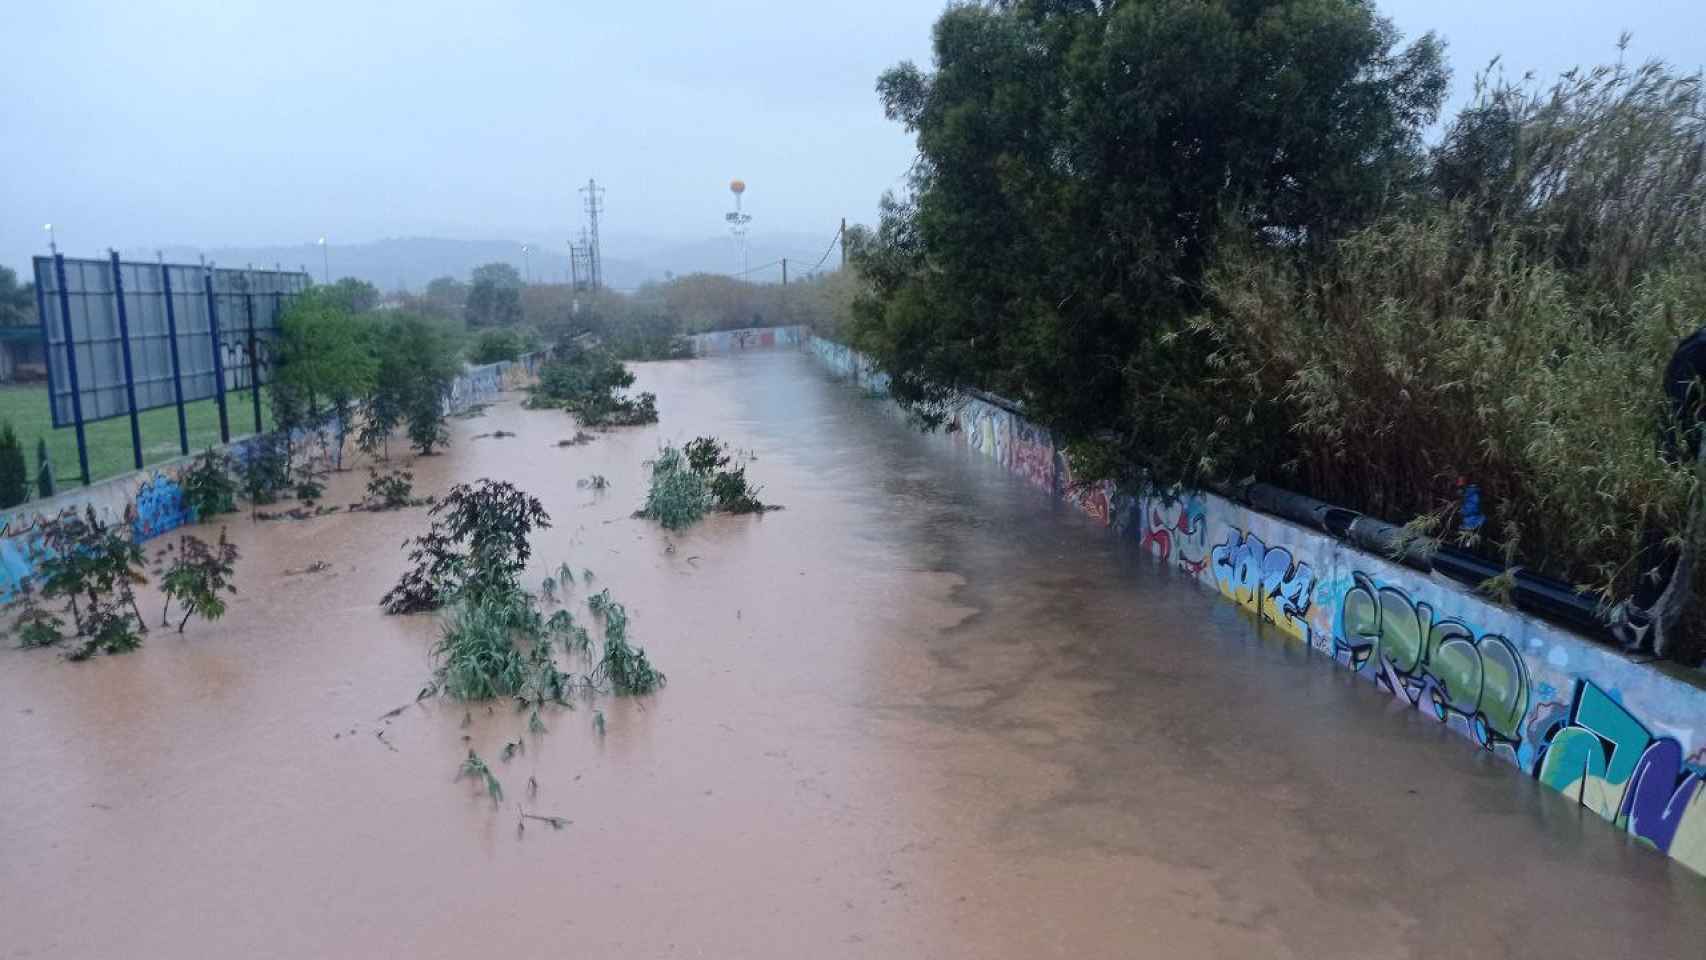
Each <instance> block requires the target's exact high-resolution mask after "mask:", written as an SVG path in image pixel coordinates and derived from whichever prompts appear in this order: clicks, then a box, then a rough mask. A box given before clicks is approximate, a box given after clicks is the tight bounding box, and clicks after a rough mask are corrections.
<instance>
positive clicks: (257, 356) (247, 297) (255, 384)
mask: <svg viewBox="0 0 1706 960" xmlns="http://www.w3.org/2000/svg"><path fill="white" fill-rule="evenodd" d="M243 308H244V310H245V311H247V312H248V314H249V398H250V399H252V400H253V401H254V402H255V433H256V435H259V434H260V432H261V351H260V348H259V347H258V346H257V345H256V343H255V295H254V294H252V293H245V294H243Z"/></svg>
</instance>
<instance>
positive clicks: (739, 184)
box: [729, 180, 746, 197]
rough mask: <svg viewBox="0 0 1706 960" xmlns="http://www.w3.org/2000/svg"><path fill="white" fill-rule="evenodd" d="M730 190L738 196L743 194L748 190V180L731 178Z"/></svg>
mask: <svg viewBox="0 0 1706 960" xmlns="http://www.w3.org/2000/svg"><path fill="white" fill-rule="evenodd" d="M729 191H730V192H731V193H733V194H734V195H735V196H737V197H738V196H740V195H741V194H743V193H745V192H746V181H745V180H730V181H729Z"/></svg>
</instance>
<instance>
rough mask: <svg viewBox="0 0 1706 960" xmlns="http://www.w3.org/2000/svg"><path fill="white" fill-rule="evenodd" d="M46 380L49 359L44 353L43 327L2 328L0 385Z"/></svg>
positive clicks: (0, 334)
mask: <svg viewBox="0 0 1706 960" xmlns="http://www.w3.org/2000/svg"><path fill="white" fill-rule="evenodd" d="M46 379H47V359H46V355H45V354H44V353H43V352H42V345H41V327H38V326H28V327H0V383H28V382H36V381H44V380H46Z"/></svg>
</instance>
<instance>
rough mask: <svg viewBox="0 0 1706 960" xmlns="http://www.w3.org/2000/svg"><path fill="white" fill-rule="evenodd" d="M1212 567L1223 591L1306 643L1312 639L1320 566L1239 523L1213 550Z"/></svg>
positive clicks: (1230, 597)
mask: <svg viewBox="0 0 1706 960" xmlns="http://www.w3.org/2000/svg"><path fill="white" fill-rule="evenodd" d="M1209 569H1210V570H1211V571H1212V572H1213V574H1214V583H1215V586H1216V587H1218V588H1219V590H1220V593H1221V595H1222V596H1224V597H1226V598H1227V599H1229V600H1231V601H1232V602H1234V603H1236V604H1238V605H1239V606H1242V607H1244V608H1246V609H1248V610H1250V611H1252V612H1254V613H1255V614H1256V615H1257V616H1258V617H1260V618H1261V619H1262V622H1263V623H1271V624H1273V625H1274V626H1277V627H1279V628H1280V629H1281V630H1284V631H1285V632H1286V633H1288V634H1290V635H1291V636H1292V637H1294V638H1295V639H1298V640H1302V641H1303V642H1305V643H1309V642H1310V633H1309V605H1310V603H1311V602H1312V600H1313V594H1314V589H1315V571H1314V570H1313V569H1312V568H1311V567H1310V566H1309V564H1307V563H1304V562H1303V561H1301V560H1297V559H1296V558H1294V557H1293V556H1292V555H1291V551H1290V550H1289V549H1287V548H1285V547H1270V546H1268V545H1267V544H1265V543H1263V542H1262V539H1261V538H1260V537H1258V536H1256V535H1255V534H1253V533H1246V532H1244V531H1241V530H1238V529H1236V528H1229V529H1228V530H1227V532H1226V542H1225V543H1222V544H1221V545H1220V546H1218V547H1215V548H1214V549H1213V550H1210V551H1209Z"/></svg>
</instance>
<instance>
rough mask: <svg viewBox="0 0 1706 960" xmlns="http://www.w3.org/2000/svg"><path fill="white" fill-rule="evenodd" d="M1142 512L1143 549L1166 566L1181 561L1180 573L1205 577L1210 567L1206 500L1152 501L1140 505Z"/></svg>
mask: <svg viewBox="0 0 1706 960" xmlns="http://www.w3.org/2000/svg"><path fill="white" fill-rule="evenodd" d="M1138 510H1139V512H1140V514H1141V519H1142V527H1143V530H1142V532H1141V533H1140V534H1139V536H1138V543H1139V544H1140V545H1141V546H1142V547H1143V549H1144V550H1147V551H1149V552H1150V553H1151V554H1153V555H1154V556H1156V557H1157V558H1159V559H1160V560H1161V562H1163V563H1166V562H1169V561H1171V560H1173V559H1174V558H1175V557H1177V560H1178V564H1179V569H1180V570H1183V571H1185V572H1186V573H1188V574H1190V575H1191V576H1193V577H1200V576H1202V574H1203V571H1204V570H1207V569H1208V564H1209V552H1208V508H1207V507H1205V506H1204V505H1203V499H1202V497H1201V496H1198V495H1197V494H1194V493H1192V494H1186V495H1184V496H1168V497H1151V498H1149V499H1148V500H1144V501H1140V502H1139V504H1138ZM1175 514H1176V516H1175Z"/></svg>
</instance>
